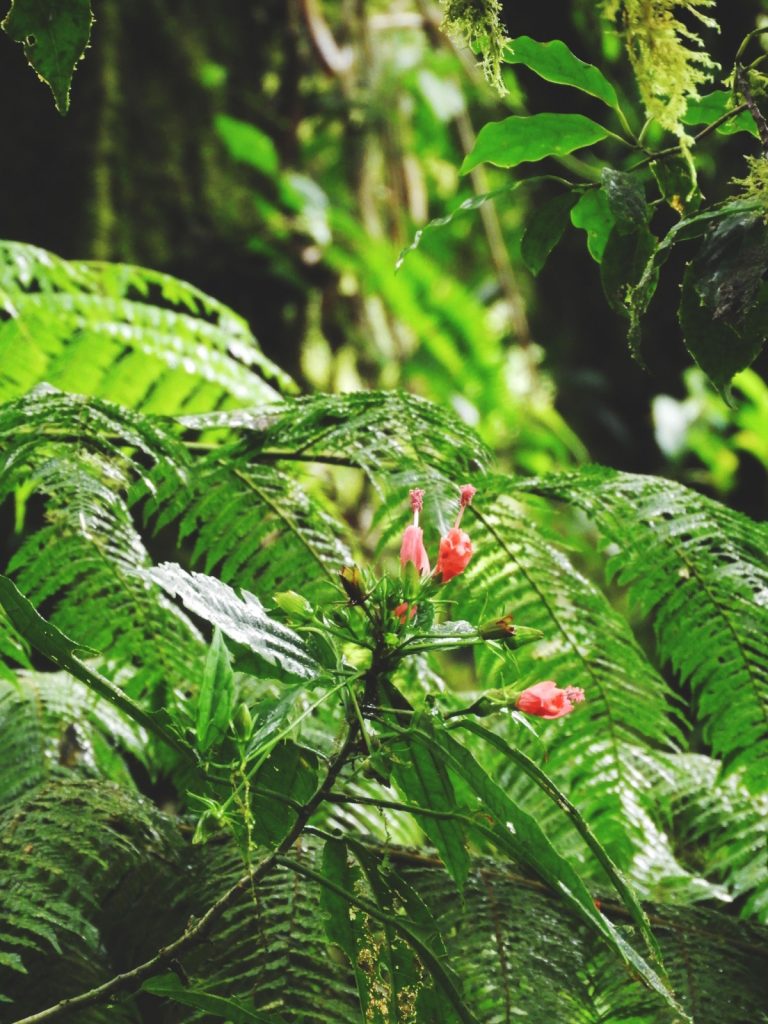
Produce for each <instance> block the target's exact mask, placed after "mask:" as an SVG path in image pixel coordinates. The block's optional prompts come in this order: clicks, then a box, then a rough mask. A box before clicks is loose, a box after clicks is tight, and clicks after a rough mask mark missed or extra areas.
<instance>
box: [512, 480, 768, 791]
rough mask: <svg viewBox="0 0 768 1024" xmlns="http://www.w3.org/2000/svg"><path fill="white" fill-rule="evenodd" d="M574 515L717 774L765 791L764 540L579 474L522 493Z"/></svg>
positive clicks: (650, 491)
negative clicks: (739, 775)
mask: <svg viewBox="0 0 768 1024" xmlns="http://www.w3.org/2000/svg"><path fill="white" fill-rule="evenodd" d="M524 487H525V488H526V489H528V490H533V491H536V492H537V493H540V494H546V495H549V496H552V497H557V498H562V499H564V500H565V501H568V502H569V503H571V504H573V505H575V506H577V507H579V508H581V509H583V510H584V512H586V514H587V515H588V516H589V517H590V518H591V519H593V520H594V522H595V524H596V525H597V527H598V529H599V531H600V533H601V535H602V538H603V541H604V544H605V546H606V548H607V551H608V559H607V563H606V570H607V573H608V575H609V576H611V577H615V578H616V580H617V581H618V582H619V583H620V584H621V585H623V586H626V587H627V588H628V591H629V595H630V597H631V598H632V599H633V601H634V603H635V605H636V607H637V609H638V611H639V613H640V614H641V615H645V616H649V617H650V618H651V619H652V621H653V627H654V631H655V634H656V638H657V642H658V647H659V653H660V655H661V657H662V658H664V659H665V660H667V661H669V662H670V663H671V664H672V666H673V668H674V669H675V671H676V672H677V673H678V674H679V676H680V678H681V679H682V680H683V682H685V683H687V684H689V685H690V687H691V690H692V692H693V698H694V711H695V716H694V717H695V720H696V721H697V722H700V723H701V724H702V726H703V730H704V737H705V739H706V741H707V742H708V743H709V744H710V747H711V750H712V752H713V754H714V755H715V756H716V757H718V758H721V759H722V760H723V762H724V764H725V766H726V767H727V768H729V769H732V770H735V769H737V768H739V767H741V768H743V771H744V778H745V781H746V783H747V785H749V786H750V787H751V788H752V789H753V790H754V791H755V792H765V791H766V789H768V529H767V528H766V527H765V525H764V524H761V523H755V522H753V521H752V520H750V519H748V518H747V517H746V516H744V515H741V514H740V513H738V512H734V511H732V510H731V509H728V508H726V507H725V506H724V505H721V504H719V503H718V502H715V501H712V500H711V499H709V498H705V497H703V496H702V495H700V494H697V493H696V492H695V491H692V490H690V489H689V488H687V487H684V486H683V485H682V484H678V483H674V482H672V481H669V480H661V479H659V478H657V477H649V476H636V475H633V474H630V473H619V472H616V471H614V470H609V469H604V468H601V467H591V468H588V469H585V470H583V471H580V472H578V473H573V474H567V475H564V476H561V477H555V478H553V479H551V480H548V479H546V478H544V479H539V480H536V481H533V482H532V483H530V484H525V485H524Z"/></svg>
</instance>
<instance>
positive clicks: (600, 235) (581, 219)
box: [571, 188, 614, 263]
mask: <svg viewBox="0 0 768 1024" xmlns="http://www.w3.org/2000/svg"><path fill="white" fill-rule="evenodd" d="M571 223H572V224H573V226H574V227H576V228H583V230H584V231H586V233H587V248H588V249H589V254H590V256H591V257H592V259H593V260H594V261H595V262H596V263H601V262H602V259H603V253H604V252H605V247H606V245H607V244H608V236H609V235H610V233H611V230H612V229H613V225H614V219H613V214H612V213H611V207H610V203H609V202H608V197H607V195H606V194H605V192H604V191H603V190H602V189H596V188H593V189H590V190H589V192H585V193H584V195H583V196H582V197H581V199H579V201H578V203H576V205H575V206H574V208H573V209H572V210H571Z"/></svg>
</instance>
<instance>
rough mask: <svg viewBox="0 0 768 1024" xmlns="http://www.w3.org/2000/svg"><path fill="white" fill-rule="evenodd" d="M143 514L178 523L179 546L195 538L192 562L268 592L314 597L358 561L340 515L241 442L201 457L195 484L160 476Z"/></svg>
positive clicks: (137, 494)
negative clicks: (296, 590)
mask: <svg viewBox="0 0 768 1024" xmlns="http://www.w3.org/2000/svg"><path fill="white" fill-rule="evenodd" d="M152 488H153V493H151V494H147V490H146V488H145V487H140V488H138V489H136V490H135V491H134V493H133V495H132V498H131V500H132V501H138V500H140V499H142V498H143V499H145V500H144V502H143V506H142V509H143V514H144V517H145V519H147V520H149V521H153V522H154V525H155V527H156V528H162V527H164V526H166V525H168V524H169V523H175V524H176V525H177V529H178V539H179V544H180V545H182V544H184V543H190V542H192V550H191V553H190V555H189V558H190V561H191V563H192V564H194V565H197V566H199V567H200V568H201V569H202V570H203V571H204V572H206V573H211V572H213V571H214V570H215V571H216V574H217V575H218V576H219V577H220V578H221V579H222V580H223V581H224V582H226V583H233V584H240V585H243V586H247V587H249V588H253V587H255V586H256V585H258V588H259V590H260V591H261V592H262V593H263V594H265V595H272V594H274V593H275V592H276V591H279V590H284V589H286V588H291V587H300V589H301V590H302V593H304V594H305V595H306V596H307V597H312V596H313V593H314V589H315V585H316V584H317V583H318V582H320V581H327V580H328V578H329V577H331V576H335V575H336V573H338V570H339V567H340V566H342V565H344V564H347V563H348V562H350V561H351V560H352V555H351V553H350V550H349V548H348V547H347V544H346V543H345V540H344V534H345V532H346V531H345V529H344V527H343V525H342V523H341V521H340V518H339V517H338V516H337V515H334V514H333V512H332V511H331V509H330V508H329V507H326V503H325V502H323V501H322V500H321V499H320V498H319V497H316V496H315V495H314V494H312V493H311V492H310V490H309V487H304V486H302V484H301V483H300V482H299V480H297V478H296V476H295V474H289V473H287V472H285V471H284V470H283V469H281V468H279V467H278V466H275V465H270V464H266V465H264V464H260V463H259V462H258V461H251V460H249V459H248V458H247V457H244V456H243V455H242V454H241V453H240V451H239V446H235V448H234V449H233V448H232V447H231V446H222V447H221V448H217V450H216V451H215V452H213V453H210V454H207V455H204V456H202V457H200V458H198V459H197V460H196V462H195V466H194V472H193V474H192V476H191V479H190V481H189V486H188V487H186V488H184V489H180V488H179V487H178V485H177V483H176V482H175V480H174V478H173V475H172V474H168V473H167V472H162V473H156V474H155V475H154V477H153V480H152Z"/></svg>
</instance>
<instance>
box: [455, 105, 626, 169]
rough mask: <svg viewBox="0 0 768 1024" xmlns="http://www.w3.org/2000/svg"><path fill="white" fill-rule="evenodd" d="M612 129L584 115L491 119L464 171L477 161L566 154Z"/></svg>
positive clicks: (511, 162)
mask: <svg viewBox="0 0 768 1024" xmlns="http://www.w3.org/2000/svg"><path fill="white" fill-rule="evenodd" d="M609 134H610V132H609V131H608V129H607V128H603V126H602V125H599V124H597V122H595V121H592V120H590V119H589V118H588V117H584V116H583V115H582V114H532V115H531V116H530V117H519V116H517V115H515V116H513V117H507V118H505V120H503V121H492V122H491V123H490V124H486V125H483V127H482V128H481V129H480V131H479V133H478V136H477V140H476V142H475V145H474V148H473V149H472V151H471V152H470V153H468V154H467V156H466V157H465V159H464V163H463V164H462V165H461V173H462V174H467V173H468V172H469V171H471V170H472V168H473V167H477V165H478V164H482V163H485V162H487V163H491V164H495V165H496V166H497V167H516V166H517V165H518V164H523V163H535V162H536V161H537V160H543V159H544V158H545V157H548V156H566V154H568V153H572V152H573V151H574V150H575V149H583V148H584V147H585V146H592V145H593V144H594V143H595V142H600V141H601V139H604V138H606V137H607V136H608V135H609Z"/></svg>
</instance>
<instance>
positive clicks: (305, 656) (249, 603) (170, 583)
mask: <svg viewBox="0 0 768 1024" xmlns="http://www.w3.org/2000/svg"><path fill="white" fill-rule="evenodd" d="M146 575H147V577H148V578H149V579H151V580H152V581H153V582H155V583H157V584H158V585H159V586H161V587H162V588H163V590H165V592H166V593H167V594H170V595H171V597H178V598H179V599H180V600H181V601H182V602H183V604H184V606H185V607H186V608H188V609H189V611H191V612H193V613H194V614H195V615H199V616H200V618H202V619H205V620H206V621H207V622H210V623H211V624H212V625H214V626H218V628H219V629H220V630H221V631H222V633H225V634H226V635H227V636H228V637H231V638H232V639H233V640H236V641H237V642H238V643H241V644H244V645H245V646H246V647H249V648H250V649H251V650H252V651H253V652H254V653H255V654H258V655H259V657H261V658H263V659H264V661H266V662H267V663H268V664H269V665H275V666H277V667H278V668H281V669H283V670H284V671H285V672H288V673H290V674H291V675H296V676H300V677H301V678H304V679H310V678H312V677H313V676H316V675H318V674H319V671H320V666H319V665H318V664H317V662H316V661H315V660H314V659H313V658H312V657H311V656H310V655H309V653H308V652H307V650H306V647H305V645H304V642H303V640H302V639H301V637H300V636H299V635H298V634H297V633H294V631H293V630H292V629H289V628H288V626H284V625H283V624H282V623H280V622H277V621H276V620H275V619H273V618H271V617H270V616H269V615H268V614H267V612H266V611H265V610H264V606H263V605H262V603H261V601H260V600H259V599H258V597H256V596H255V595H253V594H251V593H249V592H248V591H247V590H244V591H243V592H242V597H241V596H239V595H238V594H237V593H236V592H235V591H234V590H233V589H232V587H229V586H227V584H226V583H222V582H221V580H218V579H216V578H215V577H214V576H206V575H204V574H203V573H200V572H191V573H190V572H187V571H186V570H185V569H182V568H181V566H180V565H175V564H174V563H172V562H165V563H163V564H162V565H158V566H156V567H155V568H154V569H149V570H147V572H146Z"/></svg>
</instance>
